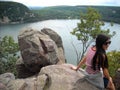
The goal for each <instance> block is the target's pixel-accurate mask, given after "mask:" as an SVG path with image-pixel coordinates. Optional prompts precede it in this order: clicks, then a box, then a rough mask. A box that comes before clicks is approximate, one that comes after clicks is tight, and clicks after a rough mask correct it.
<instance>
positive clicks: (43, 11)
mask: <svg viewBox="0 0 120 90" xmlns="http://www.w3.org/2000/svg"><path fill="white" fill-rule="evenodd" d="M88 7H92V8H95V9H96V10H98V11H99V13H100V14H101V16H102V20H103V21H106V22H114V23H119V24H120V7H113V6H51V7H42V8H40V7H37V8H36V7H27V6H25V5H23V4H21V3H17V2H10V1H9V2H8V1H0V24H9V23H24V22H34V21H41V20H48V19H80V13H81V12H83V13H84V12H86V10H87V8H88Z"/></svg>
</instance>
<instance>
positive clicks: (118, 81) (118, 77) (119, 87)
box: [113, 68, 120, 90]
mask: <svg viewBox="0 0 120 90" xmlns="http://www.w3.org/2000/svg"><path fill="white" fill-rule="evenodd" d="M113 81H114V83H115V87H116V90H120V68H119V69H118V70H117V72H116V74H115V77H114V79H113Z"/></svg>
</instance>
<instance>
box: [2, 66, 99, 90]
mask: <svg viewBox="0 0 120 90" xmlns="http://www.w3.org/2000/svg"><path fill="white" fill-rule="evenodd" d="M71 66H72V65H71V64H62V65H49V66H46V67H43V68H42V69H41V71H40V72H39V74H38V75H36V76H34V77H29V78H26V79H16V80H14V79H12V80H10V81H9V83H7V84H5V85H6V88H8V89H9V90H99V89H98V88H96V87H95V86H93V85H92V84H90V83H89V82H88V81H87V80H86V79H85V78H84V74H83V73H82V71H78V72H76V71H74V70H72V69H71V68H70V67H71ZM2 78H3V77H2Z"/></svg>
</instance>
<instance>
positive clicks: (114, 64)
mask: <svg viewBox="0 0 120 90" xmlns="http://www.w3.org/2000/svg"><path fill="white" fill-rule="evenodd" d="M107 56H108V60H109V66H110V67H109V72H110V75H111V76H112V77H114V76H115V73H116V71H117V69H118V68H120V51H112V52H108V53H107Z"/></svg>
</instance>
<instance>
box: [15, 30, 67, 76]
mask: <svg viewBox="0 0 120 90" xmlns="http://www.w3.org/2000/svg"><path fill="white" fill-rule="evenodd" d="M46 31H47V34H48V33H49V34H48V35H47V34H45V33H44V32H46ZM53 33H54V34H53ZM49 35H50V36H52V37H54V36H55V38H57V39H56V40H55V39H54V40H55V41H54V40H53V38H50V36H49ZM18 43H19V47H20V52H21V57H22V62H23V63H21V64H20V63H19V64H17V69H18V71H23V72H24V71H26V70H27V71H28V73H29V72H30V73H29V74H31V75H32V74H35V73H38V72H39V71H40V69H41V68H42V67H44V66H47V65H53V64H63V63H65V62H66V60H65V55H64V49H63V45H62V40H61V38H60V36H59V35H58V34H57V33H56V32H54V31H52V30H51V29H43V30H42V32H40V31H38V30H33V29H27V30H23V31H21V32H20V34H19V35H18ZM22 67H23V68H22ZM22 69H23V70H22ZM24 69H25V70H24ZM18 73H19V76H18V77H21V76H20V74H21V75H23V77H26V76H24V73H22V72H18ZM28 76H29V75H28Z"/></svg>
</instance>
